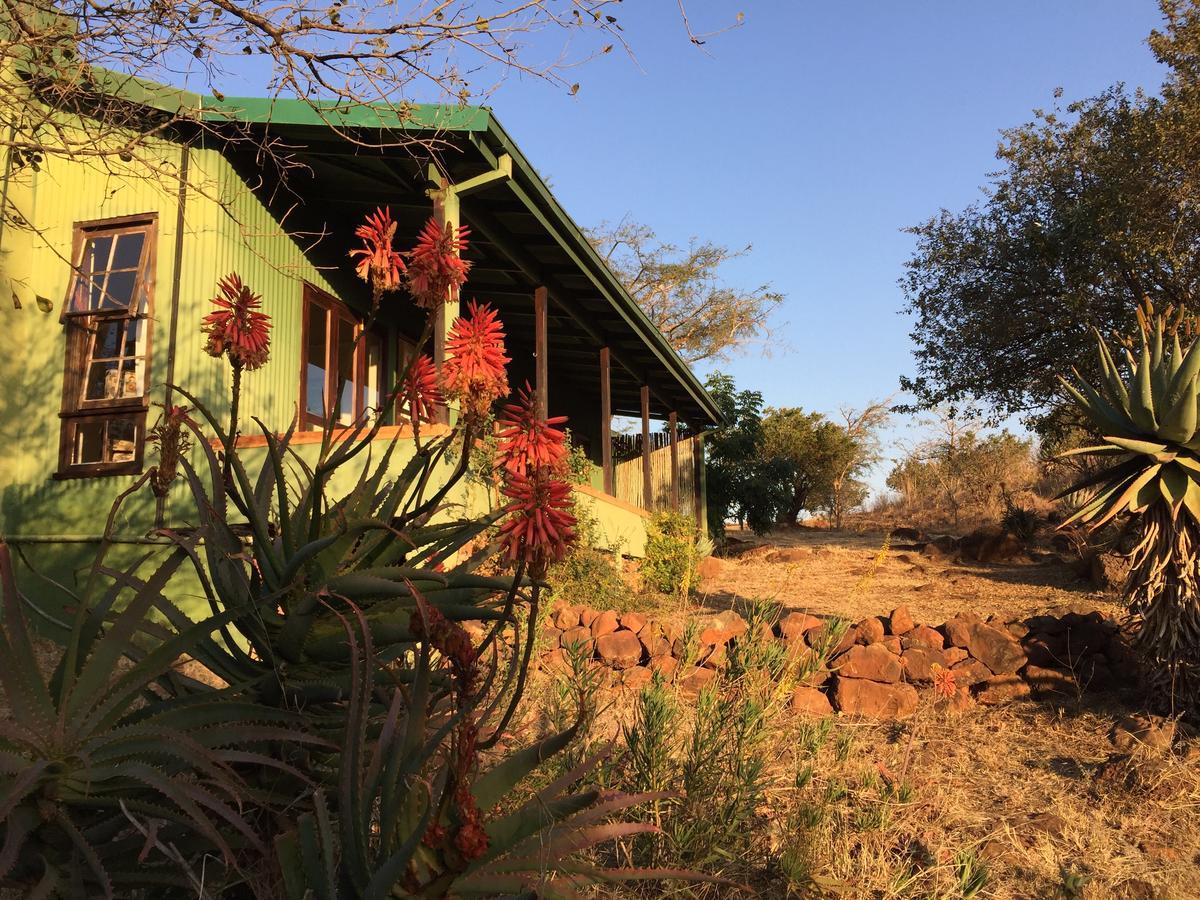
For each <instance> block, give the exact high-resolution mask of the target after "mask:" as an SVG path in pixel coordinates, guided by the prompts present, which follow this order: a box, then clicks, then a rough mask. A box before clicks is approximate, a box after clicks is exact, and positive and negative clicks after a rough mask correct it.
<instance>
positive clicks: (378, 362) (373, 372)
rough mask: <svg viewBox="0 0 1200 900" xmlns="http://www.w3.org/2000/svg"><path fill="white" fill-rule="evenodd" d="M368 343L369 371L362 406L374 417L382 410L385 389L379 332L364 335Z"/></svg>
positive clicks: (364, 386) (364, 385)
mask: <svg viewBox="0 0 1200 900" xmlns="http://www.w3.org/2000/svg"><path fill="white" fill-rule="evenodd" d="M363 341H364V343H365V344H366V359H367V371H366V375H365V377H364V379H363V398H362V406H363V410H364V412H366V413H367V415H368V416H369V417H370V418H371V419H374V418H375V417H376V416H377V415H379V412H380V409H379V407H380V405H381V403H382V390H383V387H382V385H383V341H382V340H380V338H379V335H377V334H369V333H368V334H366V335H364V336H363Z"/></svg>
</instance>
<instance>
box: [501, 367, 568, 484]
mask: <svg viewBox="0 0 1200 900" xmlns="http://www.w3.org/2000/svg"><path fill="white" fill-rule="evenodd" d="M566 421H567V417H566V416H554V417H553V418H550V419H546V421H544V422H543V421H542V420H541V419H540V418H539V417H538V411H537V398H536V397H535V396H534V395H533V393H532V392H531V390H530V388H529V384H528V383H526V384H525V387H523V388H522V389H521V392H520V395H519V397H518V399H517V402H516V403H509V404H506V405H505V407H504V410H503V412H501V414H500V422H499V426H500V433H499V437H500V445H499V448H498V459H499V462H500V466H501V468H503V469H504V470H505V471H506V472H516V473H517V474H518V475H527V474H529V473H530V472H533V471H537V470H539V469H549V470H550V471H552V472H561V471H562V470H563V469H564V468H565V463H566V459H567V436H566V434H564V433H563V432H562V431H561V430H559V429H558V428H556V427H554V426H556V425H562V424H564V423H565V422H566Z"/></svg>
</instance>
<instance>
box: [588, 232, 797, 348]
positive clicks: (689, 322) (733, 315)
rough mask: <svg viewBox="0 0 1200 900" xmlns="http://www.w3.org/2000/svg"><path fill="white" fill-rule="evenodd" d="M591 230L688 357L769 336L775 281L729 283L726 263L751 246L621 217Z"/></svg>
mask: <svg viewBox="0 0 1200 900" xmlns="http://www.w3.org/2000/svg"><path fill="white" fill-rule="evenodd" d="M589 238H590V240H591V241H592V244H593V246H595V247H596V249H597V250H598V251H599V253H600V255H601V256H603V257H604V259H605V261H606V262H607V263H608V264H609V266H610V267H612V270H613V272H615V273H616V275H617V277H618V278H619V279H620V280H621V283H622V284H624V285H625V287H626V289H627V290H628V291H629V293H630V294H631V295H632V297H633V298H634V300H636V301H637V302H638V305H639V306H641V308H642V309H643V310H644V311H645V313H646V315H647V316H649V317H650V321H652V322H653V323H654V324H655V325H657V326H658V329H659V330H660V331H661V332H662V333H663V334H665V335H666V336H667V340H669V341H670V342H671V346H673V347H674V348H675V349H676V350H677V351H678V352H679V354H680V355H681V356H682V357H683V358H684V359H686V360H687V361H688V362H698V361H700V360H703V359H722V358H725V357H728V356H729V355H730V354H732V353H734V352H736V351H738V350H740V349H743V348H744V347H745V346H746V345H747V344H748V343H752V342H755V341H763V340H765V339H766V338H767V337H769V336H770V324H769V319H770V317H771V315H772V313H774V312H775V310H776V308H777V307H778V306H779V304H781V303H782V302H783V299H784V298H783V294H781V293H779V292H778V291H776V290H774V289H772V287H771V285H769V284H762V285H759V286H758V287H754V288H746V287H740V286H734V285H730V284H727V283H726V282H725V281H724V280H723V279H722V278H721V272H720V270H721V267H722V266H724V265H725V263H727V262H729V261H730V260H733V259H738V258H740V257H743V256H745V255H746V254H748V253H749V252H750V247H749V246H746V247H743V248H741V249H740V250H739V249H731V248H729V247H724V246H722V245H720V244H716V243H713V242H712V241H702V240H699V239H696V238H693V239H692V241H691V242H690V243H689V244H688V246H687V247H679V246H676V245H675V244H670V243H666V242H664V241H661V240H659V238H658V236H657V235H656V234H655V233H654V230H653V229H652V228H650V227H649V226H648V225H643V224H641V223H638V222H634V221H632V220H630V219H623V220H621V221H620V222H618V223H616V224H615V225H614V224H608V223H605V224H602V225H601V226H600V227H599V228H596V229H594V230H593V231H592V232H591V233H590V234H589Z"/></svg>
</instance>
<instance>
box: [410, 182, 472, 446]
mask: <svg viewBox="0 0 1200 900" xmlns="http://www.w3.org/2000/svg"><path fill="white" fill-rule="evenodd" d="M429 181H430V182H431V183H432V184H433V185H434V186H433V187H431V188H430V189H429V190H428V191H426V193H427V194H428V196H429V199H430V200H432V201H433V216H434V218H435V219H436V220H437V222H438V223H439V224H440V225H443V226H445V225H450V226H452V227H454V228H456V229H457V228H458V227H459V225H460V224H461V217H462V214H461V207H460V204H459V202H458V192H457V191H456V190H455V189H454V185H453V184H451V183H450V180H449V179H448V178H446V177H445V176H443V175H442V174H441V173H440V172H438V170H437V168H436V167H434V166H430V167H429ZM458 311H459V300H458V294H457V291H455V292H453V293H452V295H451V296H449V297H447V298H446V302H445V303H442V304H440V305H439V306H438V308H437V310H436V311H435V312H434V317H435V318H434V328H433V361H434V364H435V365H436V366H437V367H438V369H439V370H440V369H441V367H442V364H443V363H444V362H445V361H446V336H447V335H448V334H449V332H450V328H451V326H452V325H453V323H454V320H455V318H457V317H458ZM422 349H423V348H421V347H418V348H417V352H418V353H420V352H421V351H422ZM455 411H456V412H457V410H455ZM435 415H436V417H437V420H438V422H439V423H441V424H443V425H447V424H449V422H450V417H451V409H450V407H448V406H446V405H445V404H442V405H440V406H438V408H437V410H436V413H435Z"/></svg>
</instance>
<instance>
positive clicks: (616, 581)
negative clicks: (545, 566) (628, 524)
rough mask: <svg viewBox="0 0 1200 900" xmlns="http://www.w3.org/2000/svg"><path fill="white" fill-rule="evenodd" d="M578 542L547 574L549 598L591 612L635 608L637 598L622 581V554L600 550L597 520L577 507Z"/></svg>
mask: <svg viewBox="0 0 1200 900" xmlns="http://www.w3.org/2000/svg"><path fill="white" fill-rule="evenodd" d="M575 518H576V520H577V522H578V524H577V526H576V529H575V530H576V534H578V536H579V540H578V541H577V542H576V543H575V545H574V546H573V547H572V548H571V549H570V550H569V551H568V552H567V554H566V555H565V556H564V557H563V558H562V559H561V560H559V561H558V562H556V563H555V564H554V565H552V566H551V567H550V569H549V571H548V572H547V573H546V582H547V583H548V584H549V585H550V596H551V597H552V598H553V599H554V600H555V601H558V602H562V603H566V604H569V605H572V606H574V605H581V606H588V607H591V608H592V609H615V610H617V611H619V612H620V611H624V610H627V609H632V608H633V607H634V605H635V603H636V600H637V597H636V595H635V594H634V592H633V591H632V590H631V589H630V587H629V585H628V584H626V583H625V581H624V579H622V578H621V570H620V568H618V567H619V565H620V559H621V556H620V553H619V552H616V551H606V550H599V549H597V548H596V546H595V543H596V539H597V528H596V521H595V519H594V518H593V517H592V516H591V515H589V514H588V513H587V511H586V510H583V509H580V508H578V507H576V512H575Z"/></svg>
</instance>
